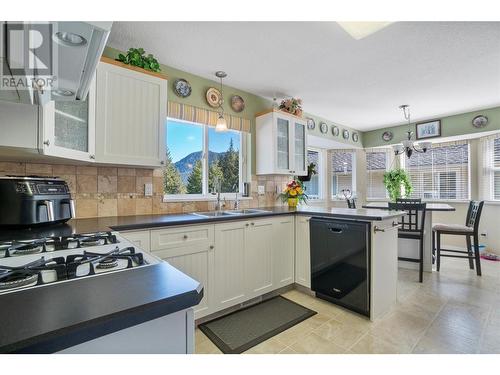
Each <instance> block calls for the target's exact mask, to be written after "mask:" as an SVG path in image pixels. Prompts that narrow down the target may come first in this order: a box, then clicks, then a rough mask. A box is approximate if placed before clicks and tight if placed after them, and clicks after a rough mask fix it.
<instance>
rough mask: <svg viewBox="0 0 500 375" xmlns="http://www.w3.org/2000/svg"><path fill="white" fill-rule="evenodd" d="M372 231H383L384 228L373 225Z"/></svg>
mask: <svg viewBox="0 0 500 375" xmlns="http://www.w3.org/2000/svg"><path fill="white" fill-rule="evenodd" d="M373 231H374V232H385V229H383V228H379V227H377V226H376V225H375V226H374V227H373Z"/></svg>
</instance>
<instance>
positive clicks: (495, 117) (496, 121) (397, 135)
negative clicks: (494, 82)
mask: <svg viewBox="0 0 500 375" xmlns="http://www.w3.org/2000/svg"><path fill="white" fill-rule="evenodd" d="M477 115H485V116H487V117H488V120H489V121H488V125H486V127H485V128H483V129H480V130H479V129H476V128H475V127H473V126H472V123H471V122H472V119H473V118H474V117H475V116H477ZM436 118H438V117H436ZM386 130H390V131H392V133H393V134H394V137H393V138H392V141H390V142H385V141H384V140H382V134H383V133H384V132H385V131H386ZM407 130H408V125H399V126H393V127H388V128H383V129H377V130H372V131H368V132H364V133H363V146H364V147H377V146H384V145H389V144H395V143H399V142H401V141H402V140H403V139H406V131H407ZM412 130H413V131H415V124H412ZM492 130H500V107H495V108H489V109H484V110H481V111H474V112H467V113H463V114H459V115H454V116H447V117H442V118H441V137H451V136H459V135H465V134H473V133H478V132H483V131H485V132H487V131H492Z"/></svg>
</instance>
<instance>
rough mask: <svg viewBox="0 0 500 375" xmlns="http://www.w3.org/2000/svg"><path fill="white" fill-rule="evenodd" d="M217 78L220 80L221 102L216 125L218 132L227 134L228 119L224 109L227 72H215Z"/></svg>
mask: <svg viewBox="0 0 500 375" xmlns="http://www.w3.org/2000/svg"><path fill="white" fill-rule="evenodd" d="M215 75H216V76H217V78H219V79H220V96H221V97H220V100H219V114H218V116H217V124H216V125H215V131H216V132H225V131H226V130H227V123H226V119H225V118H224V108H223V107H222V105H223V104H224V92H223V91H222V79H223V78H226V77H227V74H226V72H223V71H221V70H219V71H217V72H215Z"/></svg>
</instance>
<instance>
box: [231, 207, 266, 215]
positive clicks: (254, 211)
mask: <svg viewBox="0 0 500 375" xmlns="http://www.w3.org/2000/svg"><path fill="white" fill-rule="evenodd" d="M224 212H227V213H230V214H232V215H252V214H263V213H266V212H271V211H267V210H259V209H256V208H244V209H241V210H228V211H224Z"/></svg>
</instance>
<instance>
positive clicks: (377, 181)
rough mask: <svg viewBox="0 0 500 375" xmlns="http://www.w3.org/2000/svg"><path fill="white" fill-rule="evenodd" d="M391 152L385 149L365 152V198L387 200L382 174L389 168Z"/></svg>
mask: <svg viewBox="0 0 500 375" xmlns="http://www.w3.org/2000/svg"><path fill="white" fill-rule="evenodd" d="M391 158H392V151H391V149H387V148H379V149H367V150H366V174H367V176H366V183H367V186H366V197H367V198H368V199H376V198H387V190H386V188H385V185H384V173H385V172H386V171H387V170H388V169H389V168H390V166H391Z"/></svg>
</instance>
